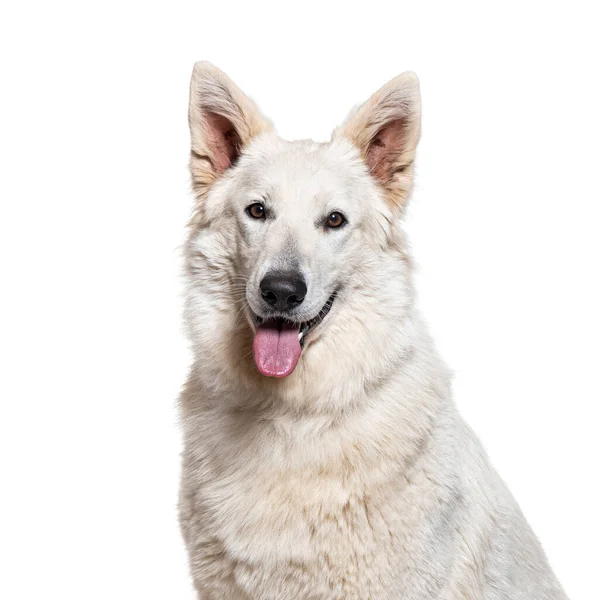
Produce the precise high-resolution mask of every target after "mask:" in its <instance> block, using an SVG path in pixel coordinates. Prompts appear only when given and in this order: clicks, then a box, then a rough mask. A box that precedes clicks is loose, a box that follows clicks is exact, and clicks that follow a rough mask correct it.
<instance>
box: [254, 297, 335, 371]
mask: <svg viewBox="0 0 598 600" xmlns="http://www.w3.org/2000/svg"><path fill="white" fill-rule="evenodd" d="M335 298H336V292H334V293H333V294H332V295H331V296H330V298H328V300H327V301H326V302H325V304H324V306H323V307H322V309H321V310H320V312H319V313H318V314H317V315H316V316H315V317H314V318H313V319H310V320H309V321H304V322H299V321H292V320H289V319H287V318H284V317H275V318H271V319H268V318H266V319H263V318H261V317H258V316H257V315H254V318H255V322H256V325H257V329H256V333H255V338H254V340H253V358H254V360H255V364H256V366H257V368H258V370H259V372H260V373H261V374H262V375H265V376H266V377H287V376H288V375H290V374H291V373H292V372H293V370H294V369H295V367H296V366H297V362H298V361H299V358H300V356H301V351H302V350H303V346H304V345H305V339H306V337H307V335H309V333H311V332H312V331H313V330H314V329H315V328H316V327H317V326H318V325H319V324H320V323H321V322H322V321H323V320H324V318H325V317H326V315H327V314H328V313H329V312H330V309H331V308H332V303H333V302H334V299H335Z"/></svg>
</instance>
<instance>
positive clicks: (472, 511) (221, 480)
mask: <svg viewBox="0 0 598 600" xmlns="http://www.w3.org/2000/svg"><path fill="white" fill-rule="evenodd" d="M189 124H190V128H191V174H192V181H193V188H194V192H195V197H196V202H195V209H194V213H193V217H192V219H191V223H190V229H189V237H188V241H187V244H186V263H185V264H186V276H187V303H186V320H187V324H188V330H189V335H190V339H191V343H192V346H193V352H194V362H193V366H192V368H191V372H190V374H189V378H188V381H187V383H186V386H185V390H184V392H183V394H182V396H181V400H180V404H181V411H182V422H183V426H184V436H185V450H184V456H183V473H182V486H181V497H180V520H181V527H182V532H183V536H184V539H185V542H186V545H187V548H188V552H189V557H190V567H191V572H192V576H193V580H194V583H195V586H196V588H197V590H198V593H199V596H200V598H202V599H204V600H214V599H217V600H218V599H223V600H224V599H226V600H241V599H244V600H285V599H288V600H424V599H425V600H430V599H432V598H434V599H438V600H465V599H467V600H475V599H484V600H495V599H501V600H506V599H509V600H515V599H528V600H548V599H550V600H557V599H559V600H562V599H564V598H565V594H564V592H563V590H562V588H561V587H560V585H559V583H558V582H557V580H556V579H555V577H554V575H553V574H552V572H551V569H550V567H549V566H548V564H547V561H546V558H545V556H544V553H543V551H542V549H541V548H540V545H539V543H538V541H537V540H536V538H535V536H534V534H533V533H532V531H531V530H530V528H529V526H528V524H527V523H526V521H525V519H524V517H523V516H522V514H521V512H520V510H519V508H518V506H517V504H516V502H515V500H514V499H513V498H512V496H511V494H510V493H509V491H508V490H507V488H506V487H505V485H504V483H503V482H502V481H501V479H500V478H499V476H498V475H497V474H496V472H495V471H494V470H493V468H492V466H491V465H490V463H489V462H488V459H487V458H486V455H485V453H484V450H483V449H482V446H481V445H480V443H479V442H478V440H477V438H476V437H475V435H474V434H473V433H472V431H471V430H470V429H469V427H468V426H467V425H466V424H465V423H464V422H463V420H462V418H461V417H460V416H459V414H458V413H457V411H456V409H455V407H454V405H453V401H452V399H451V391H450V376H449V373H448V371H447V369H446V367H445V366H444V364H443V362H442V360H441V359H440V358H439V357H438V355H437V354H436V351H435V349H434V345H433V343H432V341H431V340H430V338H429V336H428V334H427V332H426V329H425V327H424V325H423V324H422V321H421V319H420V317H419V315H418V313H417V310H416V308H415V306H414V292H413V287H412V274H411V263H410V259H409V255H408V252H407V246H406V242H405V237H404V234H403V232H402V230H401V217H402V214H403V212H404V209H405V205H406V203H407V200H408V198H409V195H410V192H411V187H412V179H413V161H414V157H415V150H416V146H417V142H418V139H419V134H420V97H419V87H418V81H417V78H416V76H415V75H413V74H412V73H405V74H403V75H400V76H398V77H396V78H395V79H393V80H392V81H390V82H389V83H387V84H386V85H385V86H384V87H382V88H381V89H380V90H379V91H378V92H376V93H375V94H374V95H373V96H372V97H371V98H370V99H369V100H368V101H367V102H366V103H365V104H363V105H361V106H360V107H359V108H357V109H356V110H355V111H354V112H353V113H352V114H351V115H350V116H349V118H348V119H347V121H346V122H345V124H344V125H343V126H341V127H340V128H338V129H337V130H336V131H335V132H334V134H333V136H332V139H331V141H330V142H329V143H325V144H319V143H315V142H311V141H298V142H288V141H284V140H282V139H280V138H279V137H277V136H276V134H275V133H274V130H273V128H272V126H271V124H270V123H269V121H268V120H267V119H265V118H264V117H263V116H262V115H261V114H260V112H259V110H258V108H257V107H256V105H255V104H254V103H253V101H252V100H250V99H249V98H248V97H247V96H245V95H244V94H243V93H242V92H241V90H240V89H239V88H238V87H237V86H236V85H235V84H234V83H233V82H232V81H231V80H230V79H229V78H228V77H227V76H226V75H225V74H224V73H222V72H221V71H219V70H218V69H216V68H215V67H214V66H212V65H210V64H208V63H198V64H196V65H195V68H194V71H193V77H192V81H191V97H190V105H189Z"/></svg>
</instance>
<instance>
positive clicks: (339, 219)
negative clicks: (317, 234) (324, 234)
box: [326, 211, 347, 229]
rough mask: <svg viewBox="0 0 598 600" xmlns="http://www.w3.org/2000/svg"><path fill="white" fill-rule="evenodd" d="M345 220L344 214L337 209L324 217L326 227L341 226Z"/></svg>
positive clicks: (334, 227) (336, 227)
mask: <svg viewBox="0 0 598 600" xmlns="http://www.w3.org/2000/svg"><path fill="white" fill-rule="evenodd" d="M346 222H347V219H345V215H343V213H340V212H338V211H334V212H331V213H330V214H329V215H328V218H327V219H326V227H327V228H328V229H338V228H339V227H342V226H343V225H344V224H345V223H346Z"/></svg>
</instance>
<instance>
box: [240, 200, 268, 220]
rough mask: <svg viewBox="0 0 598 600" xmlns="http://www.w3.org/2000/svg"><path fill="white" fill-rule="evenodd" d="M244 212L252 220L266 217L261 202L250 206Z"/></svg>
mask: <svg viewBox="0 0 598 600" xmlns="http://www.w3.org/2000/svg"><path fill="white" fill-rule="evenodd" d="M245 212H246V213H247V214H248V215H249V216H250V217H252V218H253V219H263V218H264V217H265V216H266V209H265V207H264V205H263V204H262V203H261V202H254V203H253V204H250V205H249V206H248V207H247V208H246V209H245Z"/></svg>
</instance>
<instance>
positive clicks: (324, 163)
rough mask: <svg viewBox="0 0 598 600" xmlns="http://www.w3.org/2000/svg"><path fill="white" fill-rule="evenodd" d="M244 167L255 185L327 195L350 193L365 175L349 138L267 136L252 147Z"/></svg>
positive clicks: (282, 190) (306, 194) (279, 190)
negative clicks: (326, 140) (323, 140)
mask: <svg viewBox="0 0 598 600" xmlns="http://www.w3.org/2000/svg"><path fill="white" fill-rule="evenodd" d="M243 171H244V174H245V176H246V178H247V179H248V180H249V181H247V183H248V184H249V185H251V187H265V188H267V190H269V191H271V192H273V193H277V192H283V193H285V194H287V193H289V192H294V193H300V194H301V196H303V197H304V199H307V198H308V197H313V198H320V199H321V198H323V197H326V196H334V195H338V194H343V193H347V192H349V191H350V189H351V187H352V186H353V185H354V184H355V183H356V181H357V180H358V179H360V178H362V177H363V176H364V168H363V163H362V161H361V159H360V157H359V153H358V152H357V150H356V149H355V148H354V147H353V146H352V145H351V144H349V143H348V142H344V141H343V142H340V143H339V142H336V141H335V142H329V143H319V142H314V141H311V140H300V141H292V142H291V141H286V140H282V139H280V138H278V137H270V136H265V137H264V138H263V139H260V140H258V141H257V142H256V144H255V145H254V146H253V147H252V148H251V149H250V150H249V152H248V153H247V156H246V157H245V160H244V165H243Z"/></svg>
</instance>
